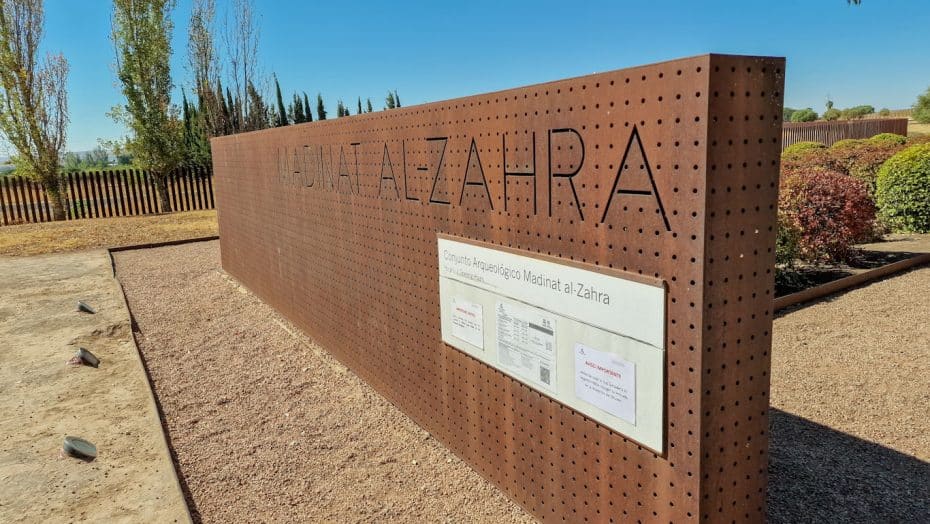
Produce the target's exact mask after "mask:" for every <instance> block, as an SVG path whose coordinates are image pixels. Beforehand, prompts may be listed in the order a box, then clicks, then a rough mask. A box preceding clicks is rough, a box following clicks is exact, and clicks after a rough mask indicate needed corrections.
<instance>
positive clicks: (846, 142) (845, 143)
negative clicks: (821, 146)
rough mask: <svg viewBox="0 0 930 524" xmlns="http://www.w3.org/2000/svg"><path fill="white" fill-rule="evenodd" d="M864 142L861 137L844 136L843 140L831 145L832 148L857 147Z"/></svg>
mask: <svg viewBox="0 0 930 524" xmlns="http://www.w3.org/2000/svg"><path fill="white" fill-rule="evenodd" d="M876 136H878V135H876ZM862 142H863V141H862V139H860V138H844V139H842V140H837V141H836V142H833V145H832V146H830V149H844V148H847V147H856V146H858V145H861V144H862Z"/></svg>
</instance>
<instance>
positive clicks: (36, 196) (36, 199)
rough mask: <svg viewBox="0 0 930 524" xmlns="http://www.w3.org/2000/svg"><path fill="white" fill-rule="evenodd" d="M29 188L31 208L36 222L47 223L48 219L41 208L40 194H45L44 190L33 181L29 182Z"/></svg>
mask: <svg viewBox="0 0 930 524" xmlns="http://www.w3.org/2000/svg"><path fill="white" fill-rule="evenodd" d="M29 186H30V187H29V191H30V192H31V193H32V207H33V209H35V215H36V221H38V222H47V221H48V219H47V218H46V216H45V209H43V208H42V194H43V193H45V188H44V187H42V184H40V183H39V182H38V181H35V180H30V181H29Z"/></svg>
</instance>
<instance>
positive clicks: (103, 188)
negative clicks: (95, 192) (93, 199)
mask: <svg viewBox="0 0 930 524" xmlns="http://www.w3.org/2000/svg"><path fill="white" fill-rule="evenodd" d="M99 177H100V197H101V198H102V199H103V201H104V202H106V205H107V216H108V217H115V216H116V209H114V207H113V204H114V202H113V199H112V198H110V192H109V185H110V184H109V181H108V177H107V171H105V170H104V171H100V172H99Z"/></svg>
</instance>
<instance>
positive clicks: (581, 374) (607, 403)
mask: <svg viewBox="0 0 930 524" xmlns="http://www.w3.org/2000/svg"><path fill="white" fill-rule="evenodd" d="M575 396H576V397H578V398H579V399H581V400H583V401H585V402H587V403H589V404H592V405H594V406H595V407H598V408H600V409H602V410H604V411H606V412H608V413H610V414H611V415H614V416H616V417H619V418H622V419H623V420H625V421H627V422H629V423H630V424H633V425H634V426H635V425H636V365H635V364H633V363H632V362H629V361H627V360H624V359H622V358H620V357H618V356H617V355H613V354H610V353H605V352H603V351H598V350H596V349H593V348H590V347H587V346H585V345H583V344H575Z"/></svg>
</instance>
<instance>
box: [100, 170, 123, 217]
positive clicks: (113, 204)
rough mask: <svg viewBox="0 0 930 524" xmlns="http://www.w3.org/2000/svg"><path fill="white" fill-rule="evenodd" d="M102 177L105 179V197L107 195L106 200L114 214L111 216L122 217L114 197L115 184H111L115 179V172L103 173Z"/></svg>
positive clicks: (107, 171)
mask: <svg viewBox="0 0 930 524" xmlns="http://www.w3.org/2000/svg"><path fill="white" fill-rule="evenodd" d="M100 176H101V178H102V179H103V191H104V195H106V196H105V198H106V199H107V202H109V204H110V212H111V213H112V215H110V216H114V217H118V216H120V213H119V206H118V205H117V202H116V197H115V196H114V195H113V184H112V183H111V180H112V179H113V171H111V170H106V171H103V172H102V173H100Z"/></svg>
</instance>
